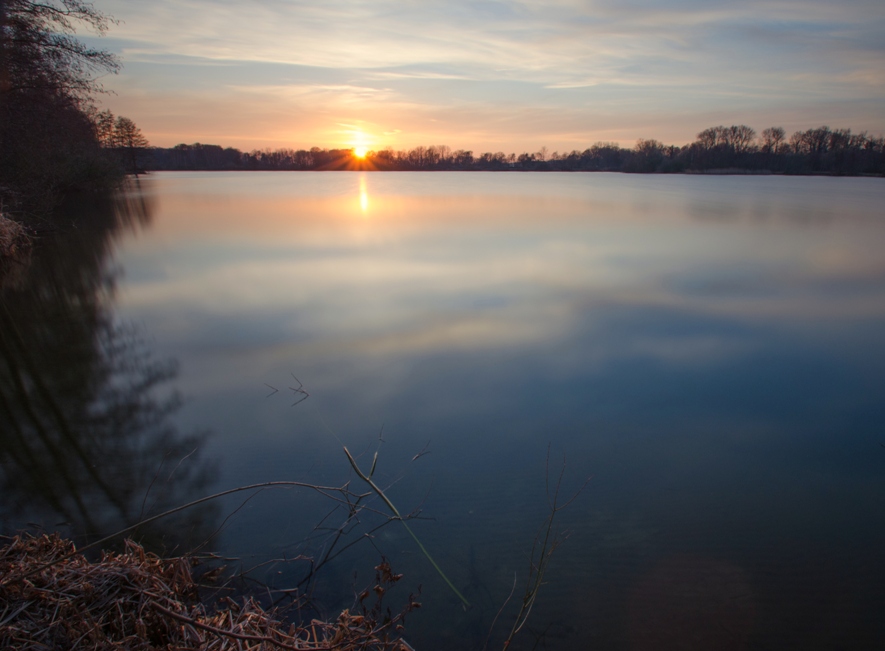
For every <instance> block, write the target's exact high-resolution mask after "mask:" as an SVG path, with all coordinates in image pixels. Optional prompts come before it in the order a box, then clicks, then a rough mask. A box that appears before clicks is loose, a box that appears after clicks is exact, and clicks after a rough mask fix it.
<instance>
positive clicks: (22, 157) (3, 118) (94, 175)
mask: <svg viewBox="0 0 885 651" xmlns="http://www.w3.org/2000/svg"><path fill="white" fill-rule="evenodd" d="M109 22H110V20H109V19H108V18H107V17H105V16H104V15H103V14H101V13H100V12H98V11H97V10H96V9H95V8H94V7H93V6H92V5H91V4H90V3H87V2H81V1H79V0H45V1H44V2H32V1H30V0H5V1H4V2H3V3H2V4H0V188H2V187H5V188H6V199H18V200H19V201H24V202H25V203H28V202H30V203H32V204H34V205H36V204H35V202H39V201H43V202H46V203H51V202H52V201H54V198H55V197H56V196H57V195H58V193H60V192H62V191H64V190H65V189H67V188H70V187H76V186H78V185H84V184H94V183H96V182H100V181H102V180H107V179H108V177H109V176H113V173H112V166H109V165H108V164H107V161H106V159H105V158H103V156H102V153H101V150H100V148H99V146H98V142H97V139H96V136H95V132H94V127H93V124H92V121H91V119H90V117H89V115H88V114H87V112H88V111H89V109H90V108H91V106H90V97H91V94H92V93H94V92H96V91H98V90H100V85H99V83H98V81H97V79H98V77H99V75H101V74H104V73H107V72H116V71H117V69H118V68H119V64H118V63H117V60H116V59H115V58H114V56H113V55H112V54H110V53H108V52H106V51H104V50H98V49H94V48H91V47H89V46H87V45H85V44H83V43H82V42H81V41H79V40H77V39H76V38H75V37H74V32H75V29H76V28H77V27H85V28H86V29H89V30H91V31H94V32H97V33H98V34H102V33H104V32H105V30H106V29H107V26H108V24H109ZM43 207H44V208H45V207H46V206H43Z"/></svg>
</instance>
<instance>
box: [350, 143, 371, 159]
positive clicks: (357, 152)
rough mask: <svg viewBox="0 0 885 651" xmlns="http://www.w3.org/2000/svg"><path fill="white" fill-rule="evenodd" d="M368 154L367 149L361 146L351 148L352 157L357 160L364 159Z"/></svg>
mask: <svg viewBox="0 0 885 651" xmlns="http://www.w3.org/2000/svg"><path fill="white" fill-rule="evenodd" d="M368 153H369V149H368V148H367V147H365V146H363V145H358V146H356V147H354V148H353V155H354V156H356V157H357V158H365V157H366V154H368Z"/></svg>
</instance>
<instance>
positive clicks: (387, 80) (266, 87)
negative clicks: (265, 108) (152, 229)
mask: <svg viewBox="0 0 885 651" xmlns="http://www.w3.org/2000/svg"><path fill="white" fill-rule="evenodd" d="M107 11H108V13H110V14H113V15H116V16H117V17H118V18H121V19H122V20H123V21H124V22H123V23H122V24H121V25H120V26H119V27H117V28H115V29H114V30H113V32H112V39H107V40H104V41H101V43H102V44H105V43H107V44H110V46H111V49H113V50H115V51H119V52H121V53H123V55H124V63H125V64H126V66H127V69H126V72H125V73H124V76H123V77H120V78H114V79H109V80H108V85H109V87H110V88H111V89H112V90H116V91H117V93H118V95H119V96H122V95H123V94H124V93H130V92H132V91H133V89H142V90H144V91H145V93H147V94H164V101H166V102H167V103H168V102H172V103H173V104H174V103H176V102H181V101H185V102H186V100H185V99H183V98H185V97H186V96H188V95H190V96H197V95H200V96H202V97H207V98H208V97H216V98H219V99H220V100H222V101H223V100H224V98H225V93H227V96H226V97H227V98H228V99H230V98H239V99H237V101H239V102H247V101H250V100H249V99H247V98H248V97H250V96H253V97H254V96H264V97H267V98H268V101H281V102H284V103H286V108H287V110H289V111H297V112H299V114H301V115H304V116H305V118H306V122H308V123H309V124H310V125H314V124H315V123H316V122H317V121H318V120H319V119H320V116H321V114H323V112H324V111H325V112H327V113H329V114H330V115H328V117H329V118H330V119H331V120H334V121H341V120H345V121H348V120H349V121H354V120H364V121H366V122H371V123H374V124H378V125H379V126H380V127H381V129H380V130H379V131H378V132H377V133H378V134H382V133H384V132H388V136H390V135H396V136H398V140H397V141H394V142H392V143H390V144H393V145H394V146H414V145H416V144H418V142H420V141H421V139H426V138H433V139H434V140H435V141H438V142H446V141H447V142H449V143H450V144H452V145H454V146H459V147H469V148H474V149H478V148H483V147H486V146H490V145H492V144H493V143H497V142H501V143H503V142H513V145H512V146H511V147H510V148H511V149H514V150H515V149H519V148H520V147H523V148H530V147H537V146H540V144H546V145H548V147H551V148H559V149H562V148H567V147H569V146H572V147H580V146H585V145H586V144H588V143H587V142H580V143H579V142H571V143H567V142H565V141H551V140H550V138H553V137H555V136H556V134H563V133H568V134H573V133H604V132H612V131H623V130H626V129H628V128H629V126H630V124H631V123H635V122H636V120H635V119H634V117H633V116H636V115H638V114H640V113H642V112H643V111H645V112H646V114H647V116H646V118H643V121H647V122H649V123H652V122H653V120H654V116H655V113H656V114H657V117H658V118H659V119H660V120H661V121H662V122H666V121H668V120H671V118H672V116H681V118H682V124H683V125H684V126H682V127H681V131H679V130H676V131H672V130H668V131H664V132H663V133H660V132H659V133H655V134H644V135H645V136H650V135H651V136H653V137H658V138H662V139H668V138H672V139H675V140H676V141H677V142H680V141H682V142H684V141H687V140H688V139H690V138H691V137H692V136H693V135H694V133H696V132H697V131H698V130H699V129H700V128H703V127H704V126H708V125H705V124H703V123H698V122H696V121H695V122H691V121H692V120H698V119H700V116H703V115H711V116H714V117H713V122H714V123H719V122H726V121H729V120H730V119H733V120H737V121H746V120H744V119H742V118H741V117H740V115H741V114H742V112H743V114H746V112H749V111H755V112H757V113H762V114H763V115H766V116H768V117H767V118H766V121H767V122H769V123H780V124H783V123H785V122H787V120H785V119H784V117H781V116H783V115H786V116H788V117H789V116H790V115H800V114H803V113H804V112H807V113H809V114H813V113H814V109H815V108H816V107H824V106H826V105H828V104H833V103H835V102H843V103H844V104H845V105H846V107H849V110H848V111H846V113H845V116H844V120H846V121H848V120H852V121H853V123H847V122H842V124H841V125H840V126H842V125H844V126H850V127H852V128H854V129H855V130H861V129H868V130H871V131H874V132H875V131H881V129H882V125H883V123H885V109H882V108H881V106H885V72H883V68H882V66H881V61H882V59H883V56H885V45H883V44H885V37H883V35H885V6H883V5H881V3H874V2H867V1H866V0H856V1H849V2H844V3H839V4H838V6H837V5H835V4H833V3H832V2H826V1H824V0H803V1H801V2H762V1H761V0H758V1H751V2H743V3H734V2H724V1H719V0H715V1H711V2H699V1H695V0H681V1H677V2H668V3H663V2H658V1H651V0H645V1H641V2H630V3H616V2H600V1H597V2H586V1H581V2H578V1H577V0H575V1H570V0H558V1H553V2H544V3H539V2H528V1H524V2H506V3H505V2H468V1H467V0H452V1H449V2H435V1H434V2H421V3H417V2H405V1H399V2H395V1H393V0H377V1H373V2H362V1H347V2H345V1H344V0H327V1H325V2H322V3H316V2H306V1H304V2H302V1H293V2H278V1H275V0H265V1H257V2H253V3H250V4H249V6H248V10H244V8H243V6H242V4H241V3H235V2H232V1H231V0H213V1H211V2H210V0H184V1H180V2H178V1H177V2H172V1H171V0H158V1H156V2H151V3H129V2H123V1H122V0H109V2H108V3H107ZM250 87H251V88H250ZM176 98H179V99H176ZM271 98H275V99H273V100H271ZM115 102H117V100H109V104H111V105H113V104H114V103H115ZM877 102H878V106H879V108H878V109H877V108H876V103H877ZM320 104H322V106H321V105H320ZM409 111H412V112H413V113H411V114H410V113H409ZM575 111H577V112H579V113H580V114H581V115H582V116H583V120H584V122H585V124H592V125H593V127H592V128H586V127H585V128H584V129H575V128H574V127H568V128H567V129H563V128H561V126H560V123H561V122H562V121H565V122H569V121H572V118H571V115H572V114H573V113H574V112H575ZM245 112H247V113H254V112H255V111H254V109H251V108H250V109H248V110H247V111H245ZM508 112H513V113H514V114H516V115H525V114H531V115H533V116H534V119H535V122H534V123H533V124H528V123H524V124H521V125H520V126H519V127H518V128H517V127H516V122H518V120H516V121H514V120H508V119H507V113H508ZM493 114H497V117H495V118H494V120H493V121H496V122H498V127H497V128H491V127H490V124H489V120H488V116H490V115H493ZM446 115H458V116H459V119H460V120H461V122H460V128H459V129H458V130H457V131H451V127H449V129H450V131H449V132H448V133H452V134H454V136H455V137H460V134H462V133H464V134H468V133H469V134H472V135H473V137H477V138H482V139H481V140H478V141H474V142H468V141H466V138H464V140H461V141H459V142H454V140H453V138H451V137H449V138H447V137H446V133H447V132H445V131H442V130H441V129H439V128H433V125H434V124H436V123H434V122H433V120H437V121H439V120H442V121H444V122H445V121H446V120H445V116H446ZM733 115H734V116H735V117H734V118H732V117H731V116H733ZM422 116H423V117H424V118H426V119H421V118H422ZM440 116H442V117H440ZM471 116H474V117H471ZM618 116H623V117H624V119H619V117H618ZM133 117H135V118H136V120H137V121H139V122H141V120H139V119H138V117H139V116H133ZM671 121H672V120H671ZM385 122H387V125H386V126H385ZM391 123H396V124H397V129H398V130H399V131H398V132H397V133H396V134H393V133H391V132H393V131H394V129H392V128H391V126H392V125H391ZM689 123H690V126H688V125H689ZM503 124H510V125H512V126H513V127H514V128H513V129H511V130H505V129H504V128H503V126H502V125H503ZM406 125H407V126H406ZM787 126H792V125H787ZM807 126H810V124H805V123H801V124H800V123H798V120H797V124H796V125H795V128H802V127H806V128H807ZM253 128H255V129H258V128H260V125H259V126H255V125H253ZM310 128H311V129H313V128H314V127H313V126H311V127H310ZM171 130H172V127H171V126H170V127H164V131H166V132H168V131H171ZM232 130H234V131H238V132H242V131H243V130H244V129H242V128H233V127H232ZM274 130H275V131H276V132H277V133H279V132H280V128H279V127H274ZM305 133H313V134H315V135H314V136H313V137H314V138H319V137H320V136H323V135H324V134H323V133H322V132H317V131H311V132H305ZM484 133H485V134H486V136H484V137H483V136H482V134H484ZM679 133H681V136H678V138H677V135H676V134H679ZM671 134H673V135H671ZM148 135H149V137H150V135H151V134H150V133H149V134H148ZM305 137H307V136H305ZM635 137H639V134H635V133H634V134H632V137H631V139H633V138H635ZM543 139H547V140H546V141H544V142H543V143H542V142H541V141H542V140H543ZM520 143H523V144H520ZM280 144H285V145H289V144H291V143H290V142H285V143H280ZM312 144H318V145H321V146H330V145H335V144H337V143H332V142H323V141H320V140H314V141H313V142H312Z"/></svg>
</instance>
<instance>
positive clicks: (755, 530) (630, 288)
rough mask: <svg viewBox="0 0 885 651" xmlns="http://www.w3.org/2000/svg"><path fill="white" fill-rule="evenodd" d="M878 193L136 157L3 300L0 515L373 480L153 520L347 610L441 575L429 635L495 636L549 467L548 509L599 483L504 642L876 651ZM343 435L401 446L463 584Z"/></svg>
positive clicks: (78, 515)
mask: <svg viewBox="0 0 885 651" xmlns="http://www.w3.org/2000/svg"><path fill="white" fill-rule="evenodd" d="M883 200H885V184H883V180H882V179H874V178H829V177H827V178H824V177H814V178H812V177H782V176H781V177H779V176H660V175H657V176H638V175H637V176H634V175H624V174H607V173H598V174H577V173H576V174H568V173H535V174H531V173H457V172H453V173H444V172H430V173H348V172H339V173H332V172H330V173H310V172H304V173H297V172H296V173H283V172H278V173H273V172H268V173H259V172H255V173H248V172H245V173H239V172H237V173H221V172H216V173H157V174H151V175H149V176H146V177H142V178H141V179H139V180H138V181H137V182H133V183H132V184H130V185H129V186H128V187H127V189H126V190H125V191H124V192H122V193H121V194H120V195H119V196H118V197H116V198H115V199H114V201H113V202H110V203H100V202H99V204H97V205H91V206H85V207H81V208H79V209H78V210H79V211H80V215H79V218H78V219H79V220H80V221H77V223H78V224H80V225H79V226H78V228H76V229H74V230H68V231H64V232H61V233H56V234H49V235H47V236H45V238H44V242H43V243H42V244H41V249H40V250H38V251H37V253H36V254H35V256H34V259H33V260H32V262H31V267H30V268H29V269H28V270H27V272H26V273H25V275H24V277H22V278H19V280H18V281H16V280H15V279H13V281H10V282H9V283H8V285H9V286H8V287H6V288H5V289H4V292H3V294H2V296H3V304H4V313H3V319H4V323H3V332H4V336H3V355H4V359H5V362H6V364H5V368H4V370H3V371H2V372H0V382H2V385H0V392H2V398H3V402H2V404H0V407H2V408H3V412H2V413H3V415H2V420H0V423H3V422H5V423H6V425H5V426H4V429H5V430H6V435H5V441H4V446H3V447H4V448H6V450H5V452H4V453H3V479H4V486H6V489H5V493H6V497H5V498H4V510H3V513H2V523H3V527H4V529H6V530H7V531H8V530H11V529H14V528H16V527H19V526H25V525H26V524H27V523H33V524H32V525H31V526H35V525H42V526H43V527H46V528H49V529H54V528H60V529H61V530H62V531H63V532H66V533H68V534H69V535H77V536H80V538H81V539H82V540H87V539H90V538H92V539H94V538H96V537H98V536H99V535H100V534H101V533H108V532H111V531H113V530H114V527H115V526H117V524H118V523H121V522H126V523H131V522H134V521H136V520H137V519H138V518H139V517H143V516H144V515H146V514H151V513H158V512H160V511H161V510H163V509H165V508H171V507H172V506H176V505H178V504H182V503H185V502H187V501H189V500H191V499H195V498H197V497H200V496H202V495H207V494H210V493H213V492H216V491H220V490H223V489H227V488H233V487H236V486H242V485H247V484H252V483H259V482H268V481H302V482H308V483H313V484H318V485H324V486H332V487H335V486H341V485H343V484H344V483H346V482H348V481H350V482H351V484H350V488H351V489H352V490H353V491H354V492H358V493H369V495H368V496H367V497H365V498H364V499H363V500H362V501H361V502H360V505H359V506H360V507H362V506H365V507H367V510H365V511H361V512H360V513H359V514H358V521H357V520H348V518H347V509H346V508H341V505H340V504H339V503H337V502H335V501H334V500H333V499H332V498H330V497H329V496H328V495H321V494H318V493H316V492H315V491H310V490H309V489H308V490H297V489H285V488H283V489H279V488H278V489H267V490H263V491H260V492H258V493H257V494H254V495H253V496H252V497H251V498H250V495H252V494H251V493H239V494H236V495H234V496H231V497H228V498H225V499H224V500H221V501H218V502H217V503H216V504H215V506H214V507H207V508H197V509H194V510H192V511H188V512H185V514H184V515H181V514H179V516H178V518H177V519H176V518H175V517H173V518H171V519H170V520H169V521H168V524H166V525H163V524H161V523H157V524H156V525H155V526H154V527H153V528H146V529H145V530H144V531H143V532H142V534H143V537H144V538H145V539H146V540H148V541H150V542H153V543H154V544H155V545H156V546H158V547H160V548H163V549H166V550H168V551H169V552H170V553H177V552H181V551H186V550H187V549H190V548H191V546H192V545H193V544H194V543H195V542H200V541H205V540H206V539H208V538H209V537H210V536H213V534H214V536H213V537H212V538H211V540H210V542H209V543H208V544H207V545H206V546H204V547H203V549H204V550H212V551H215V552H218V553H220V554H223V555H225V556H228V557H232V558H236V559H238V560H236V561H232V562H231V563H230V564H231V566H233V567H238V568H241V569H242V570H243V571H248V572H249V573H248V577H249V578H250V580H253V581H254V582H255V583H254V585H259V584H261V585H266V586H270V588H271V589H272V590H294V589H295V588H296V587H298V589H299V590H301V591H303V590H309V595H310V597H311V598H312V599H313V602H314V604H315V607H316V611H312V612H311V613H310V616H314V615H316V614H317V613H319V615H321V616H323V617H326V618H334V617H335V615H336V612H337V611H336V609H337V610H340V609H341V608H344V607H353V605H354V600H355V597H354V595H356V594H358V593H359V592H360V591H362V589H363V588H364V587H366V586H368V585H370V584H371V583H372V582H373V580H374V570H373V568H374V566H375V565H377V564H378V562H379V560H380V559H381V557H382V555H383V556H384V557H386V558H387V559H388V560H389V561H390V563H391V565H392V566H393V568H394V570H395V571H396V572H398V573H402V574H403V575H404V576H403V579H402V580H401V581H400V583H399V585H398V586H397V588H396V590H394V591H393V592H392V593H391V595H390V596H389V605H390V607H391V608H392V609H393V610H394V611H397V610H398V609H399V608H400V606H402V605H403V604H404V603H405V601H404V600H405V598H406V595H407V594H408V593H409V592H417V590H418V589H419V586H420V588H421V595H420V598H419V601H421V603H422V604H423V606H422V608H421V609H420V610H417V611H415V612H413V613H410V614H409V616H408V617H407V619H406V639H407V640H408V641H409V642H410V643H411V644H412V646H414V647H415V648H416V649H420V650H422V651H433V650H437V649H440V650H441V649H454V648H465V649H467V648H475V649H480V648H482V647H483V645H484V643H485V642H486V639H487V637H488V636H489V630H490V628H491V626H492V623H493V621H494V620H495V618H496V614H497V613H498V612H499V611H501V614H500V617H498V619H497V623H496V626H495V628H494V632H493V634H492V636H491V643H490V647H489V648H500V645H501V641H502V640H503V638H504V637H506V634H507V632H508V631H509V628H510V625H511V624H512V622H513V618H514V617H515V616H516V613H517V611H518V608H519V603H520V601H521V599H522V596H523V593H524V585H525V581H526V579H527V575H528V570H529V567H530V555H531V551H532V545H533V541H535V540H536V537H537V536H539V535H541V536H543V534H544V531H545V530H544V523H545V519H546V518H547V517H548V516H549V515H550V498H551V496H552V491H553V490H554V489H555V486H556V483H557V478H559V477H560V475H561V476H562V485H561V493H560V504H563V503H565V502H567V501H568V500H569V499H571V498H572V496H573V495H575V493H576V492H578V491H579V492H578V493H577V496H576V497H575V498H574V500H573V501H571V502H570V503H569V504H568V505H567V506H566V507H565V508H563V509H562V510H561V511H558V512H557V514H556V518H555V521H554V523H553V527H552V533H554V534H556V535H557V536H559V538H558V544H557V546H556V548H555V550H554V551H553V554H552V555H551V556H550V558H549V566H547V567H546V572H545V575H544V577H543V578H544V584H543V585H542V586H541V588H540V591H539V593H538V596H537V601H536V603H535V605H534V607H533V609H532V612H531V615H530V617H529V620H528V623H527V624H526V626H525V627H524V628H523V629H522V631H521V632H520V633H519V635H518V636H517V637H516V641H515V642H514V646H513V647H512V648H520V649H522V648H526V649H529V648H534V646H535V645H536V644H537V645H538V648H556V649H567V650H568V649H585V648H598V649H671V648H673V649H675V648H683V649H695V648H697V649H714V648H715V649H732V648H733V649H742V648H748V649H749V648H754V649H755V648H771V649H789V648H796V649H832V648H883V647H885V616H883V613H885V587H883V586H885V554H883V549H885V253H883V252H885V212H883V205H885V201H883ZM72 219H73V218H72ZM90 220H91V221H90ZM93 222H94V223H93ZM345 446H346V447H347V449H348V450H349V451H350V452H351V453H352V454H353V456H354V457H355V458H356V461H357V463H358V464H359V465H360V467H361V468H362V470H363V471H364V472H368V470H369V468H370V466H371V465H372V459H373V456H374V455H375V453H376V452H377V453H378V459H377V467H376V470H375V474H374V476H373V478H374V481H375V482H376V484H377V485H378V486H379V488H381V489H382V490H383V491H384V493H385V494H386V496H387V497H388V498H389V499H390V500H391V502H392V503H393V504H394V505H395V506H396V507H397V508H398V510H399V511H400V512H401V513H402V514H403V515H405V514H407V513H412V514H415V515H416V516H417V517H415V519H413V520H411V521H410V523H409V526H410V527H411V529H412V531H413V532H414V534H415V535H416V536H417V537H418V538H419V539H420V541H421V542H422V543H423V545H424V546H425V547H426V549H427V551H428V552H429V554H430V555H431V556H432V557H433V559H434V560H435V561H436V562H437V563H438V565H439V566H440V568H441V569H442V571H443V572H444V573H445V574H446V576H447V577H448V578H449V579H450V580H451V582H452V584H453V585H454V586H455V587H456V589H457V590H458V592H460V593H461V594H462V595H463V597H464V599H465V600H467V601H468V602H469V603H470V607H469V608H468V607H465V606H464V604H463V603H462V601H461V600H460V599H459V596H458V595H457V594H455V592H454V591H453V590H452V589H451V588H450V587H449V586H448V585H447V584H446V583H445V581H444V580H443V578H442V577H441V576H440V575H439V574H438V573H437V571H436V570H435V569H434V567H433V565H432V564H431V563H430V562H429V560H428V559H427V557H426V556H425V555H424V554H423V553H422V551H421V549H420V548H419V547H418V545H417V544H416V542H415V541H414V540H413V538H412V537H411V536H410V535H409V533H408V531H407V530H406V529H405V528H404V527H403V526H402V524H401V523H400V522H396V521H387V516H389V515H390V513H389V510H388V508H387V506H386V505H385V504H384V502H383V501H382V500H381V499H380V497H378V496H377V495H373V494H371V493H372V489H370V488H369V487H368V486H367V485H366V484H365V483H364V482H362V481H361V480H360V479H359V478H358V477H357V475H356V474H355V472H354V471H353V469H352V468H351V465H350V463H349V461H348V459H347V457H346V456H345V453H344V451H343V448H344V447H345ZM588 478H589V482H587V483H586V486H585V487H584V488H583V490H580V489H581V487H582V486H584V485H585V482H586V481H587V480H588ZM336 506H338V507H339V508H338V509H337V510H335V507H336ZM385 523H386V524H385ZM336 532H340V537H339V534H338V533H336ZM351 542H353V543H354V544H353V545H352V546H350V547H347V545H348V544H349V543H351ZM338 551H342V553H341V555H340V556H337V557H335V558H334V560H333V561H331V562H329V563H327V564H325V565H324V566H323V567H321V568H320V569H319V570H318V572H317V575H316V577H315V581H314V582H313V583H312V584H308V583H300V582H301V580H302V579H303V578H304V576H305V573H306V572H307V571H308V569H309V567H310V565H309V563H308V562H307V561H305V560H303V558H304V557H307V556H309V557H311V558H313V559H315V560H319V559H322V558H323V557H324V555H329V554H330V553H337V552H338ZM514 582H515V589H514ZM299 584H300V586H299ZM258 590H259V591H261V592H262V593H263V594H272V595H273V596H274V597H279V598H283V597H284V596H285V593H283V592H271V593H267V589H266V588H259V589H258ZM511 591H513V592H514V594H513V597H512V598H511V599H510V601H509V602H508V601H507V599H508V595H509V594H510V593H511ZM545 645H546V646H545Z"/></svg>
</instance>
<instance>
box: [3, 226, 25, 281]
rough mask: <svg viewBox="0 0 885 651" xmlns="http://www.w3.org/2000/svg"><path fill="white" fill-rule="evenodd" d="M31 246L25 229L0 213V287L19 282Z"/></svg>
mask: <svg viewBox="0 0 885 651" xmlns="http://www.w3.org/2000/svg"><path fill="white" fill-rule="evenodd" d="M31 246H32V242H31V238H30V237H29V236H28V231H27V229H25V227H24V226H22V225H21V224H19V223H18V222H17V221H14V220H12V219H9V218H8V217H5V216H4V215H3V214H2V213H0V287H4V286H15V285H17V284H19V283H20V281H21V278H22V276H23V274H22V271H23V270H24V269H25V268H26V267H27V262H28V259H29V257H30V254H31Z"/></svg>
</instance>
